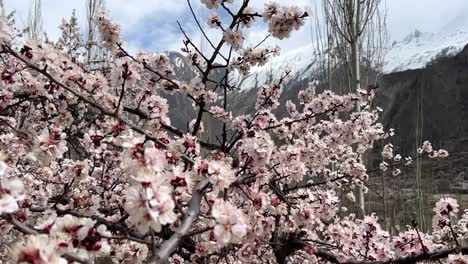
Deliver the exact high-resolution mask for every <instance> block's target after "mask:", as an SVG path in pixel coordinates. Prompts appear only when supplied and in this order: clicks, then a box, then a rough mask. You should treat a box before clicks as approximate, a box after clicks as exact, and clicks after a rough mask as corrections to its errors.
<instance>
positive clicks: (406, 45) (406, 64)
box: [231, 16, 468, 90]
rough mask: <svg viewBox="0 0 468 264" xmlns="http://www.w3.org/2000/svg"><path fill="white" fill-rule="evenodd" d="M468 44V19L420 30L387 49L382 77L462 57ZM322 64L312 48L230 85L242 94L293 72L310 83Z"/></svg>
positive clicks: (235, 76)
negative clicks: (437, 29)
mask: <svg viewBox="0 0 468 264" xmlns="http://www.w3.org/2000/svg"><path fill="white" fill-rule="evenodd" d="M467 44H468V18H467V17H466V16H460V17H455V18H454V19H453V21H451V22H450V23H449V24H447V25H446V26H444V27H442V30H441V31H440V32H438V33H423V32H420V31H418V30H415V31H414V32H412V33H410V34H409V35H408V36H406V37H405V38H404V39H403V40H401V41H395V42H393V43H392V44H391V45H390V47H388V48H387V51H386V57H385V61H384V65H383V69H382V70H383V73H392V72H400V71H405V70H410V69H420V68H424V67H425V66H426V65H427V64H428V63H430V62H431V61H433V60H435V59H437V58H438V57H443V56H451V55H456V54H457V53H459V52H460V51H461V50H462V49H463V47H464V46H465V45H467ZM321 62H323V60H322V59H321V56H319V55H318V53H317V51H316V49H315V48H314V46H313V44H310V45H307V46H305V47H301V48H298V49H296V50H292V51H289V52H285V53H282V54H281V55H280V56H278V57H274V58H272V59H271V60H270V61H269V63H268V64H267V65H265V66H262V67H255V68H253V69H252V70H251V72H250V74H249V75H247V76H242V75H240V74H233V77H232V79H231V82H232V83H233V84H234V85H236V86H237V87H239V88H240V89H241V90H246V89H250V88H251V87H258V86H259V85H262V84H264V83H266V82H268V81H269V80H272V79H277V78H279V77H280V76H281V75H282V74H283V73H284V71H285V70H287V69H289V70H291V77H292V78H294V79H295V80H298V81H300V80H304V79H310V78H311V77H312V76H314V73H315V72H316V69H317V67H319V65H320V63H321Z"/></svg>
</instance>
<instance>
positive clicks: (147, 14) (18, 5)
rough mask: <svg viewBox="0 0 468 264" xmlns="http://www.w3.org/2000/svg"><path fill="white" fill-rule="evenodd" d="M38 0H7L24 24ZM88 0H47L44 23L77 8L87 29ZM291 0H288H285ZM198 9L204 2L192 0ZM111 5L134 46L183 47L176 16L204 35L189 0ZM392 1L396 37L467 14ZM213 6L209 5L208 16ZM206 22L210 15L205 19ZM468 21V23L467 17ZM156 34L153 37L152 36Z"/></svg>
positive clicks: (49, 25)
mask: <svg viewBox="0 0 468 264" xmlns="http://www.w3.org/2000/svg"><path fill="white" fill-rule="evenodd" d="M31 1H33V0H5V4H6V7H7V9H9V10H11V9H16V10H17V12H18V15H17V16H18V19H17V21H18V22H19V23H20V24H24V23H25V21H26V18H27V14H28V6H29V4H30V2H31ZM85 2H86V1H85V0H75V1H69V0H68V1H67V0H42V3H43V19H44V28H45V30H46V31H47V33H48V35H49V36H50V37H51V38H52V39H56V38H57V37H58V36H59V35H60V32H59V29H58V25H59V24H60V20H61V18H62V17H69V16H70V15H71V12H72V10H73V9H76V10H77V15H78V17H79V18H80V20H81V27H82V29H83V30H84V29H85V26H84V18H85ZM267 2H269V1H268V0H252V1H251V3H252V5H253V7H254V9H256V10H261V9H262V8H263V6H264V4H265V3H267ZM284 2H286V1H284ZM287 2H288V3H287V4H290V3H291V4H295V5H299V6H302V7H304V6H309V7H311V9H312V10H313V9H314V6H315V4H320V2H321V0H294V1H287ZM192 3H193V6H194V9H195V11H196V12H198V11H199V10H200V8H199V7H200V5H201V4H200V3H199V1H197V0H192ZM106 4H107V7H108V8H109V9H110V11H111V15H112V17H113V18H114V19H115V21H116V22H118V23H119V24H120V25H121V26H122V28H123V31H124V32H125V35H126V36H127V43H128V46H129V47H131V49H132V50H138V49H140V48H151V49H153V50H179V49H180V47H182V43H181V40H182V34H181V33H180V31H179V30H178V28H177V25H176V20H181V21H183V24H184V27H185V28H186V30H187V32H188V33H189V35H190V36H191V37H192V39H194V40H196V41H197V43H198V42H199V41H200V39H201V36H200V32H199V31H198V30H197V27H196V26H195V25H194V22H193V21H191V15H190V14H189V12H188V7H187V3H186V0H107V1H106ZM386 5H387V6H388V26H389V30H390V33H391V36H392V39H397V40H398V39H401V38H403V37H404V36H405V35H407V34H408V33H410V32H411V31H413V30H414V29H419V30H422V31H428V32H436V31H438V30H440V29H441V28H443V27H444V25H446V24H447V23H449V22H450V21H451V20H453V17H456V16H457V15H462V16H461V17H464V14H466V12H467V9H468V1H466V0H445V1H444V4H441V2H440V0H411V1H408V0H386ZM209 12H210V11H204V14H205V16H207V14H209ZM311 19H313V18H309V22H308V23H307V24H306V25H305V26H304V27H303V28H302V29H301V30H300V31H298V32H293V34H292V35H291V38H290V39H287V40H284V41H277V40H274V39H270V40H269V41H268V42H266V44H269V45H275V44H279V45H280V46H281V47H282V49H283V50H289V49H293V48H297V47H300V46H303V45H307V44H309V43H310V42H311V40H312V37H311V31H312V30H313V28H311V24H310V21H311ZM202 22H203V23H205V21H202ZM467 25H468V23H467ZM207 31H208V34H209V35H210V36H214V37H216V38H219V37H220V36H219V34H216V33H214V32H213V31H212V30H207ZM246 34H247V35H248V36H249V39H250V42H251V44H256V43H257V42H258V41H260V40H262V39H263V38H264V36H265V35H266V34H267V32H266V30H265V27H264V26H257V27H255V28H254V29H253V30H249V31H247V32H246ZM149 38H152V39H149Z"/></svg>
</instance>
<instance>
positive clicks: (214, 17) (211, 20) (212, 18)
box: [208, 13, 221, 28]
mask: <svg viewBox="0 0 468 264" xmlns="http://www.w3.org/2000/svg"><path fill="white" fill-rule="evenodd" d="M220 24H221V18H220V17H219V16H218V14H216V13H211V14H210V15H209V16H208V26H210V28H216V27H218V25H220Z"/></svg>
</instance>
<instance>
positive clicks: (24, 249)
mask: <svg viewBox="0 0 468 264" xmlns="http://www.w3.org/2000/svg"><path fill="white" fill-rule="evenodd" d="M57 251H58V245H57V243H56V242H54V241H53V240H51V239H50V238H49V237H48V236H47V235H37V236H29V237H28V239H27V241H26V242H25V244H24V245H18V246H16V247H15V248H14V250H13V252H14V255H15V257H16V261H17V263H35V264H67V263H68V261H67V260H66V259H64V258H62V257H60V255H59V254H58V252H57Z"/></svg>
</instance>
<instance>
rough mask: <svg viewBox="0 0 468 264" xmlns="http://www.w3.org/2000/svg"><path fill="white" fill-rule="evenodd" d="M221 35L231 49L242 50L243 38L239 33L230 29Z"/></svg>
mask: <svg viewBox="0 0 468 264" xmlns="http://www.w3.org/2000/svg"><path fill="white" fill-rule="evenodd" d="M223 35H224V40H225V41H226V43H228V44H229V45H231V47H232V48H233V49H235V50H238V49H240V48H242V44H243V43H244V39H245V37H244V34H243V33H242V32H241V31H239V30H238V31H232V30H231V29H227V30H226V31H225V32H224V34H223Z"/></svg>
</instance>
